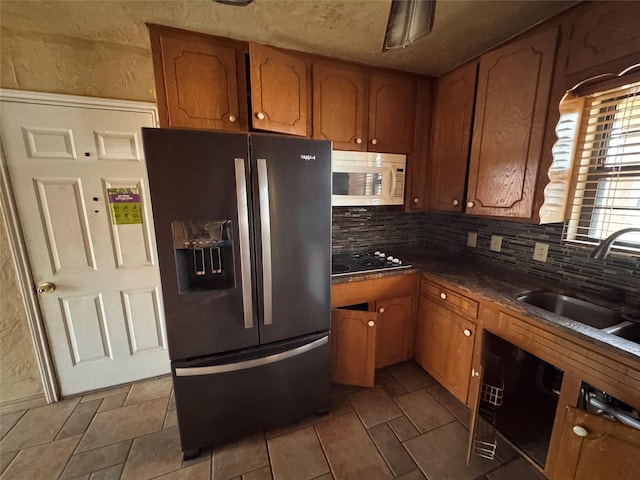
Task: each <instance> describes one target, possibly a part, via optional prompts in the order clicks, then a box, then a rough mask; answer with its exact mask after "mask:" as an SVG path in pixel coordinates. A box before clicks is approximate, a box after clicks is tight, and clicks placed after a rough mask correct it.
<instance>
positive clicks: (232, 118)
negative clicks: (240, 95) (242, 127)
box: [229, 115, 237, 123]
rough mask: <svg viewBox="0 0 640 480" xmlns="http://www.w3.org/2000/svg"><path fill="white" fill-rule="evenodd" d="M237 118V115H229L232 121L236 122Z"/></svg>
mask: <svg viewBox="0 0 640 480" xmlns="http://www.w3.org/2000/svg"><path fill="white" fill-rule="evenodd" d="M236 120H237V119H236V117H235V115H229V121H230V122H231V123H233V122H235V121H236Z"/></svg>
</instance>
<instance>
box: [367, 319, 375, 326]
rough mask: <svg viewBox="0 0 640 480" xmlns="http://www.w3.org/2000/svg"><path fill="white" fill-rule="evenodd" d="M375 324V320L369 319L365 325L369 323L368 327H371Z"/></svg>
mask: <svg viewBox="0 0 640 480" xmlns="http://www.w3.org/2000/svg"><path fill="white" fill-rule="evenodd" d="M375 324H376V322H374V321H373V320H369V323H368V324H367V325H369V326H370V327H373V326H374V325H375Z"/></svg>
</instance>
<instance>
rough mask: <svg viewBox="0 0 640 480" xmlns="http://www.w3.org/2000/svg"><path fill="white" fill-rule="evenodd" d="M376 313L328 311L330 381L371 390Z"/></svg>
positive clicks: (374, 362)
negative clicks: (329, 312) (329, 324)
mask: <svg viewBox="0 0 640 480" xmlns="http://www.w3.org/2000/svg"><path fill="white" fill-rule="evenodd" d="M377 321H378V314H377V313H376V312H364V311H362V310H347V309H335V310H332V311H331V381H332V382H334V383H342V384H346V385H359V386H361V387H373V381H374V376H375V366H376V361H375V354H376V333H377V332H376V323H377Z"/></svg>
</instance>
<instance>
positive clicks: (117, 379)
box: [2, 100, 169, 396]
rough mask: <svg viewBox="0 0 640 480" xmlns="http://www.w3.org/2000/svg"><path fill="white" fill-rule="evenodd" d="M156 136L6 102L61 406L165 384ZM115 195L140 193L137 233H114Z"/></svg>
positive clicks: (123, 115)
mask: <svg viewBox="0 0 640 480" xmlns="http://www.w3.org/2000/svg"><path fill="white" fill-rule="evenodd" d="M152 124H153V117H152V116H151V115H150V114H148V113H141V112H129V111H123V110H109V109H103V108H96V107H91V108H89V107H87V108H80V107H69V106H56V105H51V104H48V105H38V104H27V103H20V102H18V101H10V100H3V102H2V142H3V146H4V149H5V153H6V158H7V166H8V170H9V176H10V179H11V184H12V187H13V191H14V195H15V199H16V205H17V209H18V213H19V216H20V221H21V227H22V230H23V233H24V239H25V245H26V248H27V252H28V255H29V262H30V266H31V270H32V275H33V279H34V282H35V284H36V285H39V284H41V283H43V282H50V283H52V284H53V285H54V286H55V290H53V291H50V292H48V293H44V294H40V295H39V296H38V301H39V305H40V311H41V313H42V317H43V320H44V324H45V329H46V333H47V338H48V341H49V345H50V349H51V353H52V357H53V360H54V364H55V368H56V373H57V377H58V380H59V383H60V390H61V394H62V395H63V396H66V395H71V394H76V393H81V392H85V391H88V390H94V389H98V388H105V387H109V386H112V385H115V384H120V383H126V382H131V381H135V380H139V379H142V378H148V377H152V376H157V375H162V374H165V373H168V372H169V358H168V354H167V348H166V340H165V332H164V316H163V315H164V314H163V309H162V305H161V304H160V303H159V302H158V301H157V297H158V296H159V291H160V274H159V271H158V266H157V260H156V251H155V239H154V237H153V221H152V213H151V204H150V199H149V192H148V191H147V190H146V168H145V163H144V157H143V155H142V149H141V140H140V127H141V126H144V125H146V126H151V125H152ZM110 187H121V188H138V189H139V194H140V198H139V200H140V202H139V204H138V205H139V208H140V209H141V210H142V216H141V221H142V223H133V224H119V225H114V224H113V218H112V216H111V214H110V204H109V200H108V195H107V193H108V192H107V190H106V189H107V188H110ZM140 290H144V291H146V292H156V293H155V297H156V300H151V299H150V295H151V294H150V293H145V294H136V295H134V294H133V293H132V292H137V291H140ZM140 295H142V297H145V298H144V300H143V299H142V297H141V296H140ZM127 297H129V305H128V306H127V305H126V302H124V301H123V298H127ZM127 309H128V311H127ZM131 342H135V343H134V344H135V345H139V347H135V348H133V349H132V347H131ZM134 351H135V355H133V352H134Z"/></svg>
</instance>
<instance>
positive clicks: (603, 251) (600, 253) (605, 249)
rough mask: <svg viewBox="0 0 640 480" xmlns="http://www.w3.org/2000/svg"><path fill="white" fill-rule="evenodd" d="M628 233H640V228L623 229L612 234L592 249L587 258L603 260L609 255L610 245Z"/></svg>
mask: <svg viewBox="0 0 640 480" xmlns="http://www.w3.org/2000/svg"><path fill="white" fill-rule="evenodd" d="M630 232H640V228H623V229H622V230H618V231H617V232H614V233H612V234H611V235H609V236H608V237H607V238H605V239H604V240H603V241H602V242H600V244H599V245H598V246H597V247H596V248H594V249H593V252H591V255H589V258H593V259H594V260H604V259H605V258H607V255H609V250H611V245H612V244H613V242H614V241H615V240H616V238H618V237H619V236H621V235H624V234H625V233H630Z"/></svg>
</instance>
